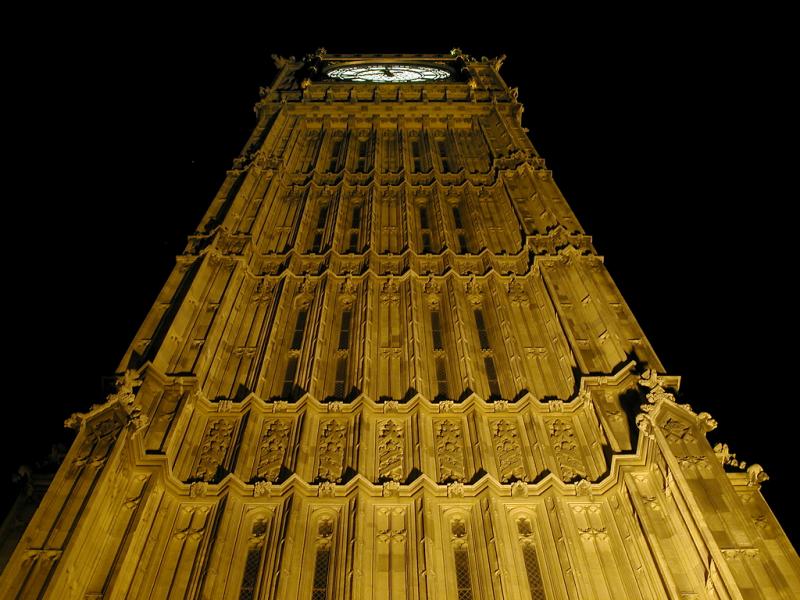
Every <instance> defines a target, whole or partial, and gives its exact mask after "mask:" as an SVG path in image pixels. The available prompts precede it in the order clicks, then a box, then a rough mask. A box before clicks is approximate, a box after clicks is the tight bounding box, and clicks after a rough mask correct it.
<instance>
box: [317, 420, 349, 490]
mask: <svg viewBox="0 0 800 600" xmlns="http://www.w3.org/2000/svg"><path fill="white" fill-rule="evenodd" d="M319 431H320V433H319V443H318V445H317V452H318V453H319V466H318V468H317V477H318V478H319V479H322V480H323V481H336V482H339V481H341V479H342V474H343V473H344V453H345V449H346V445H347V425H346V424H345V423H344V422H341V421H337V420H334V419H328V420H326V421H323V422H322V423H321V424H320V429H319Z"/></svg>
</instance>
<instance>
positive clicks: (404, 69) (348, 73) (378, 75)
mask: <svg viewBox="0 0 800 600" xmlns="http://www.w3.org/2000/svg"><path fill="white" fill-rule="evenodd" d="M328 77H332V78H333V79H343V80H345V81H371V82H373V83H414V82H423V81H436V80H438V79H446V78H447V77H450V73H449V71H446V70H445V69H440V68H438V67H427V66H423V65H402V64H389V65H387V64H383V65H350V66H348V67H338V68H336V69H332V70H330V71H328Z"/></svg>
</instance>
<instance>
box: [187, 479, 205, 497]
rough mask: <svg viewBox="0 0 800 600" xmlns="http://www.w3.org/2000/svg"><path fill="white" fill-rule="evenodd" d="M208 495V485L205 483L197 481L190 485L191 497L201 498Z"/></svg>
mask: <svg viewBox="0 0 800 600" xmlns="http://www.w3.org/2000/svg"><path fill="white" fill-rule="evenodd" d="M207 493H208V484H207V483H206V482H205V481H195V482H194V483H192V484H190V485H189V496H190V497H191V498H199V497H201V496H205V495H206V494H207Z"/></svg>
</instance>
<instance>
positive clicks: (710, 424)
mask: <svg viewBox="0 0 800 600" xmlns="http://www.w3.org/2000/svg"><path fill="white" fill-rule="evenodd" d="M697 419H698V421H699V425H700V427H701V428H702V429H703V431H714V430H715V429H716V428H717V421H716V420H715V419H714V418H712V417H711V415H710V414H708V413H707V412H701V413H700V414H698V415H697Z"/></svg>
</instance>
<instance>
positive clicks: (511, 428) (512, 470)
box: [491, 419, 525, 483]
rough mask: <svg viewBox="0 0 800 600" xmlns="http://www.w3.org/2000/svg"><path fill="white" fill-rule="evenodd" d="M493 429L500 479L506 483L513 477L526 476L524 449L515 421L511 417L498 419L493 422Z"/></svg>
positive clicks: (493, 441) (520, 477)
mask: <svg viewBox="0 0 800 600" xmlns="http://www.w3.org/2000/svg"><path fill="white" fill-rule="evenodd" d="M491 430H492V446H493V447H494V454H495V457H496V459H497V470H498V473H499V476H500V481H501V482H503V483H506V482H508V481H510V480H511V479H522V478H524V477H525V466H524V465H523V463H522V449H521V447H520V442H519V434H518V432H517V427H516V425H515V424H514V422H513V421H511V420H509V419H498V420H496V421H493V422H492V424H491Z"/></svg>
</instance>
